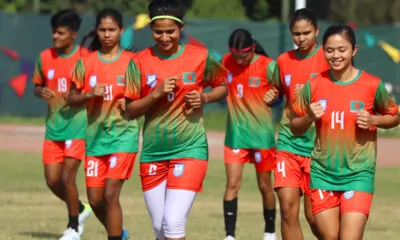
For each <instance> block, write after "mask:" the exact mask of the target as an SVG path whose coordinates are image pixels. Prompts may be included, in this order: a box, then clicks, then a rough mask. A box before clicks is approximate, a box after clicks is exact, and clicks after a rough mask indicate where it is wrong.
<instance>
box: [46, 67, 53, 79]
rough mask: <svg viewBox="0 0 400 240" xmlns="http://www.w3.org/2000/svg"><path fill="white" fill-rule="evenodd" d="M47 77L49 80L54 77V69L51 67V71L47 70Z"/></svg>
mask: <svg viewBox="0 0 400 240" xmlns="http://www.w3.org/2000/svg"><path fill="white" fill-rule="evenodd" d="M47 78H48V79H49V80H51V79H53V78H54V69H50V70H49V71H47Z"/></svg>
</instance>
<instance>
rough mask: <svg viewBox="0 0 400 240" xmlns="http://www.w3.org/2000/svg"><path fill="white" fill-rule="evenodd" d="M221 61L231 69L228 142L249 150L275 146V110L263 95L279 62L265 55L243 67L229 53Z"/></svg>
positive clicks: (234, 146)
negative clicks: (265, 100)
mask: <svg viewBox="0 0 400 240" xmlns="http://www.w3.org/2000/svg"><path fill="white" fill-rule="evenodd" d="M222 64H223V65H224V66H225V67H226V68H227V70H228V71H229V75H228V89H229V96H228V97H227V103H228V118H227V125H226V135H225V145H226V146H228V147H230V148H247V149H270V148H273V147H275V136H274V126H273V122H272V111H271V108H269V107H268V106H267V105H266V104H265V103H264V101H263V98H264V95H265V93H266V92H267V91H268V90H269V89H270V88H271V86H270V80H271V79H272V78H273V76H272V75H273V73H274V69H275V64H276V63H275V62H274V61H273V60H272V59H270V58H268V57H265V56H263V55H255V57H254V58H253V60H252V61H251V62H250V63H249V64H248V65H246V66H243V65H240V64H238V63H237V61H236V60H235V59H234V58H233V57H232V55H231V54H230V53H228V54H227V55H225V56H224V57H223V59H222Z"/></svg>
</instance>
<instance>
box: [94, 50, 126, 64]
mask: <svg viewBox="0 0 400 240" xmlns="http://www.w3.org/2000/svg"><path fill="white" fill-rule="evenodd" d="M121 53H122V49H120V50H119V53H118V54H117V56H115V58H114V59H111V60H105V59H104V58H103V57H102V56H101V54H100V50H99V51H97V56H98V57H99V59H100V61H102V62H103V63H112V62H115V61H117V60H118V58H119V56H121Z"/></svg>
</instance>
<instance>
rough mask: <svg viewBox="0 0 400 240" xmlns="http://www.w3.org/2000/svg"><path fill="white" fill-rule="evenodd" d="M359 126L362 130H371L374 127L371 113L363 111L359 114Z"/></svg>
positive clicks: (357, 121)
mask: <svg viewBox="0 0 400 240" xmlns="http://www.w3.org/2000/svg"><path fill="white" fill-rule="evenodd" d="M356 123H357V126H358V127H359V128H361V129H369V128H370V127H372V126H373V123H372V116H371V114H369V112H367V111H365V110H361V111H359V112H358V113H357V120H356Z"/></svg>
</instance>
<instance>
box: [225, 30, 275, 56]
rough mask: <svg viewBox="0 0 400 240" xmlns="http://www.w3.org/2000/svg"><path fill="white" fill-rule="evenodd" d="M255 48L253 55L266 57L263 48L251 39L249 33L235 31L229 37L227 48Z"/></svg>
mask: <svg viewBox="0 0 400 240" xmlns="http://www.w3.org/2000/svg"><path fill="white" fill-rule="evenodd" d="M253 45H254V46H255V53H257V54H260V55H264V56H267V57H268V54H267V53H266V52H265V50H264V48H263V47H262V46H261V44H260V43H259V42H257V40H255V39H254V38H253V36H252V35H251V33H250V32H249V31H247V30H246V29H243V28H237V29H235V30H234V31H233V32H232V34H231V36H230V37H229V41H228V46H229V48H233V49H237V50H242V49H245V48H248V47H251V46H253Z"/></svg>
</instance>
